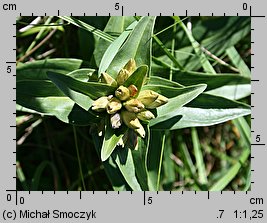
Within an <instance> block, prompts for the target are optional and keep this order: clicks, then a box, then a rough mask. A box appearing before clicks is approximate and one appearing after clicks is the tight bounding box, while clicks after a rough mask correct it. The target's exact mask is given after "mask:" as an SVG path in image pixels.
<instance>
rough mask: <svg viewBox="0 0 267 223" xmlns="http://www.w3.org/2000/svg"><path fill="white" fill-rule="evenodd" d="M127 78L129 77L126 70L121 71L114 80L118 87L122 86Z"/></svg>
mask: <svg viewBox="0 0 267 223" xmlns="http://www.w3.org/2000/svg"><path fill="white" fill-rule="evenodd" d="M129 76H130V73H129V71H128V70H126V69H121V70H120V72H119V74H118V76H117V78H116V81H117V83H118V85H123V83H124V82H125V81H126V80H127V79H128V77H129Z"/></svg>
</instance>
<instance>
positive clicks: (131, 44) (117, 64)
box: [107, 16, 155, 78]
mask: <svg viewBox="0 0 267 223" xmlns="http://www.w3.org/2000/svg"><path fill="white" fill-rule="evenodd" d="M154 22H155V17H152V16H145V17H142V18H141V19H140V20H139V21H138V24H137V25H136V26H135V28H134V29H133V31H132V33H131V34H130V36H129V38H128V39H127V40H126V42H125V43H124V44H123V46H122V47H121V48H120V50H119V51H118V53H117V54H116V56H115V57H114V59H113V60H112V62H111V63H110V65H109V67H108V69H107V73H108V74H110V75H111V76H112V77H113V78H115V77H116V76H117V74H118V72H119V71H120V69H121V68H123V66H124V65H125V64H126V63H127V62H128V61H129V59H130V58H133V59H135V61H136V64H137V66H140V65H148V67H150V64H151V45H152V38H151V36H152V33H153V27H154ZM148 73H150V71H148Z"/></svg>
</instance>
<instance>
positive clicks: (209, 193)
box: [208, 191, 210, 200]
mask: <svg viewBox="0 0 267 223" xmlns="http://www.w3.org/2000/svg"><path fill="white" fill-rule="evenodd" d="M209 199H210V192H209V191H208V200H209Z"/></svg>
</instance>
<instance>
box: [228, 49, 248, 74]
mask: <svg viewBox="0 0 267 223" xmlns="http://www.w3.org/2000/svg"><path fill="white" fill-rule="evenodd" d="M226 53H227V55H228V56H229V58H230V60H231V61H232V63H233V64H234V65H235V66H236V67H237V68H238V70H239V71H240V74H241V75H242V76H245V77H249V78H250V77H251V73H250V69H249V68H248V66H247V65H246V63H245V62H244V60H243V59H242V57H241V56H240V54H239V53H238V51H237V50H236V48H235V47H234V46H232V47H230V48H228V49H227V50H226Z"/></svg>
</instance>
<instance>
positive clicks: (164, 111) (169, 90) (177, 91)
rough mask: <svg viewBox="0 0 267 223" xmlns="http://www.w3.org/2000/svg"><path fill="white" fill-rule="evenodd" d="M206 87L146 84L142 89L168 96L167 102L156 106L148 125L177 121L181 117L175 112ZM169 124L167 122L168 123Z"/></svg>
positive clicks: (203, 85) (201, 85) (202, 85)
mask: <svg viewBox="0 0 267 223" xmlns="http://www.w3.org/2000/svg"><path fill="white" fill-rule="evenodd" d="M205 88H206V85H205V84H200V85H195V86H190V87H185V88H173V87H165V86H162V85H146V86H144V87H143V89H147V90H153V91H156V92H158V93H160V94H162V95H164V96H165V97H167V98H169V101H168V103H167V104H165V105H163V106H161V107H159V108H157V117H156V118H155V119H152V120H151V121H150V123H149V125H150V127H152V128H153V126H154V128H156V126H158V124H159V123H163V122H165V121H167V120H168V121H171V122H172V123H173V121H178V120H179V119H180V118H181V117H180V116H178V117H175V116H177V115H176V114H175V112H176V111H177V110H178V109H179V108H180V107H182V106H184V105H185V104H187V103H188V102H190V101H191V100H193V99H194V98H196V97H197V96H198V95H199V94H201V93H202V92H203V91H204V90H205ZM168 125H169V124H168Z"/></svg>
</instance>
